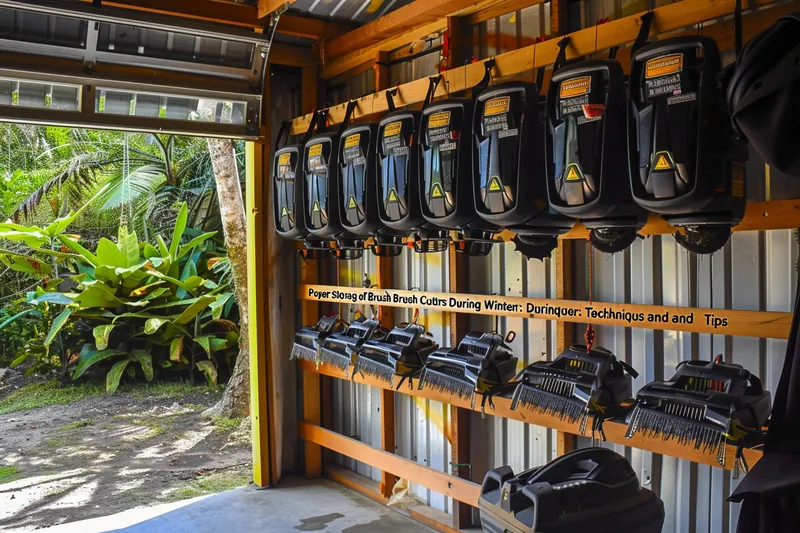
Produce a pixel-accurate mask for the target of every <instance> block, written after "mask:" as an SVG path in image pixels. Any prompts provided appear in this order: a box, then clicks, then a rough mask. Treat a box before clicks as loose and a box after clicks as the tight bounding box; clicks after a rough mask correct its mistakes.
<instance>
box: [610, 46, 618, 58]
mask: <svg viewBox="0 0 800 533" xmlns="http://www.w3.org/2000/svg"><path fill="white" fill-rule="evenodd" d="M617 52H619V46H612V47H611V48H609V49H608V58H609V59H616V58H617Z"/></svg>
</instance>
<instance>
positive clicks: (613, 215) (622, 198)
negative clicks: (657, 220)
mask: <svg viewBox="0 0 800 533" xmlns="http://www.w3.org/2000/svg"><path fill="white" fill-rule="evenodd" d="M626 120H627V117H626V94H625V78H624V75H623V72H622V67H621V66H620V64H619V62H618V61H616V60H613V59H604V60H593V61H582V62H579V63H575V64H573V65H568V66H566V67H562V68H560V69H558V70H557V71H556V72H555V74H553V77H552V79H551V81H550V86H549V87H548V91H547V106H546V110H545V122H546V129H545V132H546V147H547V150H546V158H547V164H546V166H545V168H546V170H547V185H548V194H549V200H550V205H551V206H552V207H553V209H555V210H556V211H558V212H560V213H562V214H564V215H567V216H569V217H572V218H577V219H580V220H581V221H582V222H583V223H584V225H585V226H586V227H588V228H590V229H592V230H606V231H612V232H616V231H619V233H620V236H619V237H617V238H613V239H612V238H608V237H606V238H602V239H593V243H595V242H597V243H600V244H601V245H603V244H606V245H609V244H611V243H613V244H614V246H613V247H610V246H606V247H605V248H606V249H604V250H603V251H620V250H622V249H623V248H625V247H626V246H628V245H629V244H630V243H632V242H633V239H634V238H635V230H636V229H639V228H641V227H642V226H644V224H645V222H646V221H647V212H646V211H645V210H644V209H642V208H641V207H639V206H638V205H636V203H635V202H634V201H633V198H632V196H631V190H630V184H629V180H630V178H629V175H628V168H627V160H628V152H629V148H628V144H627V143H626V141H625V135H626V125H625V124H626ZM631 230H634V231H631ZM622 237H624V238H622ZM601 249H602V248H601Z"/></svg>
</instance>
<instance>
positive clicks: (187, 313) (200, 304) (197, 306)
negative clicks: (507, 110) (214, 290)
mask: <svg viewBox="0 0 800 533" xmlns="http://www.w3.org/2000/svg"><path fill="white" fill-rule="evenodd" d="M215 299H216V298H215V297H214V296H200V297H199V298H198V299H197V301H196V302H194V303H193V304H192V305H190V306H189V307H187V308H186V309H184V310H183V313H181V314H180V316H179V317H178V318H176V319H175V322H176V323H178V324H187V323H189V321H190V320H192V319H193V318H194V317H196V316H197V315H198V314H199V313H201V312H202V311H203V309H205V308H206V307H208V306H209V305H210V304H211V302H213V301H214V300H215Z"/></svg>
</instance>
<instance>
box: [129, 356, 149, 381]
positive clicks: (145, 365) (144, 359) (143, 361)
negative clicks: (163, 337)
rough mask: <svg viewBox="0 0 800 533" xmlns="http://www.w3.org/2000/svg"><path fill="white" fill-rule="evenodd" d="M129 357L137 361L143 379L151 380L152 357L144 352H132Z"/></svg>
mask: <svg viewBox="0 0 800 533" xmlns="http://www.w3.org/2000/svg"><path fill="white" fill-rule="evenodd" d="M131 355H133V356H134V357H135V358H136V360H137V361H139V366H141V367H142V372H144V377H145V379H146V380H147V381H151V380H152V379H153V356H152V355H151V354H149V353H148V352H145V351H144V350H133V351H132V352H131Z"/></svg>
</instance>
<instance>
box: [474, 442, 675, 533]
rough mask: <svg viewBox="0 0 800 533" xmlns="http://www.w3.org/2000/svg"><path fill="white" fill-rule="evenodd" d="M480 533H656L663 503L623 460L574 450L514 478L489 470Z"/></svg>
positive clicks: (504, 469) (595, 450) (597, 451)
mask: <svg viewBox="0 0 800 533" xmlns="http://www.w3.org/2000/svg"><path fill="white" fill-rule="evenodd" d="M478 508H479V509H480V513H481V526H482V528H483V531H485V532H486V533H589V532H591V533H618V532H620V531H624V532H626V533H661V528H662V526H663V525H664V503H663V502H662V501H661V500H660V499H659V497H658V496H656V494H655V493H654V492H652V491H650V490H647V489H644V488H642V486H641V485H640V484H639V479H638V478H637V477H636V473H635V472H634V471H633V468H632V467H631V464H630V463H629V462H628V460H627V459H625V457H623V456H622V455H620V454H618V453H616V452H614V451H613V450H608V449H606V448H585V449H582V450H575V451H573V452H570V453H567V454H565V455H562V456H561V457H558V458H556V459H553V460H552V461H550V462H549V463H547V464H546V465H544V466H540V467H537V468H532V469H530V470H526V471H524V472H521V473H519V474H517V475H514V471H513V470H512V469H511V467H509V466H502V467H500V468H496V469H494V470H490V471H489V472H488V473H487V474H486V477H485V478H484V480H483V484H482V485H481V495H480V499H479V500H478Z"/></svg>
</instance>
